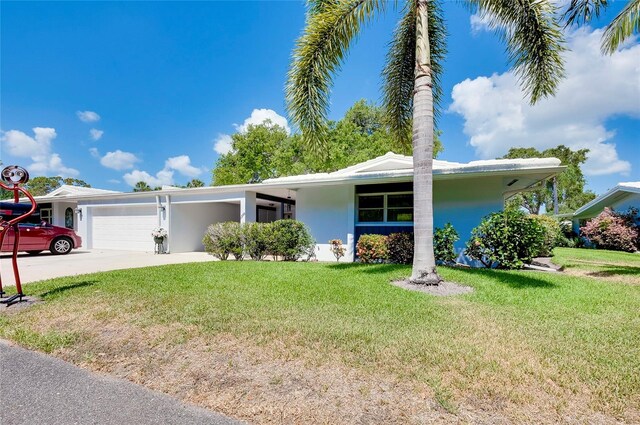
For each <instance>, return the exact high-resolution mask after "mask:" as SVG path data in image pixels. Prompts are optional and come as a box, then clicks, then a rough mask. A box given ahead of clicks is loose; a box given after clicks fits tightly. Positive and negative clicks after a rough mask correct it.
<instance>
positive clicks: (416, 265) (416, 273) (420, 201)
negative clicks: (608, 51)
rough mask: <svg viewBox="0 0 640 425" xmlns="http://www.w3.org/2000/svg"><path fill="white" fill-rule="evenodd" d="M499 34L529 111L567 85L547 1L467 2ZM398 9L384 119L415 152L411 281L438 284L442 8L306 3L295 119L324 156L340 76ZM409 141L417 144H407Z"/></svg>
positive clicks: (432, 0)
mask: <svg viewBox="0 0 640 425" xmlns="http://www.w3.org/2000/svg"><path fill="white" fill-rule="evenodd" d="M461 3H466V4H467V5H468V6H470V7H471V8H472V9H474V11H477V12H478V13H479V14H480V16H481V17H482V18H483V19H485V20H486V21H487V22H489V24H490V25H491V26H492V27H493V28H494V29H495V30H496V31H497V32H499V35H500V36H501V39H502V40H503V41H505V42H506V46H507V53H508V55H509V59H510V60H511V62H512V64H513V66H514V68H515V72H516V74H517V75H518V77H519V79H520V82H521V85H522V86H523V88H524V89H525V91H526V92H527V94H528V95H530V98H531V102H532V103H535V102H536V101H537V100H539V99H541V98H543V97H545V96H549V95H552V94H553V93H554V92H555V90H556V87H557V85H558V82H559V80H560V78H561V77H562V75H563V64H562V58H561V55H560V53H561V52H562V50H563V47H562V44H563V39H562V32H561V30H560V25H559V22H558V20H557V13H556V12H557V11H556V9H555V7H554V5H553V3H552V2H551V1H549V0H518V1H511V0H467V1H465V2H461ZM397 4H402V5H403V13H402V17H401V18H400V21H399V23H398V26H397V28H396V31H395V33H394V37H393V40H392V42H391V44H390V50H389V52H388V54H387V63H386V66H385V69H384V71H383V76H384V79H385V82H384V89H383V91H384V106H385V113H384V115H385V117H386V119H387V121H388V123H389V126H390V128H391V130H392V131H391V133H392V134H393V135H394V136H395V139H396V140H397V142H398V143H404V144H409V140H411V144H412V146H413V164H414V166H413V170H414V177H413V187H414V190H413V200H414V217H415V218H414V238H415V240H414V246H415V255H414V262H413V270H412V273H411V281H412V282H414V283H425V284H438V283H440V282H441V281H442V279H441V278H440V277H439V276H438V274H437V272H436V268H435V257H434V254H433V175H432V174H433V147H434V128H435V123H434V116H437V112H438V104H439V102H438V101H439V99H440V98H441V94H442V90H441V87H440V76H441V74H442V65H443V59H444V54H445V51H446V47H445V35H446V31H445V24H444V19H443V17H442V13H441V8H440V4H441V1H440V0H407V1H404V2H387V1H383V0H315V1H313V0H312V1H309V11H308V14H307V22H306V27H305V30H304V33H303V34H302V36H301V37H300V39H299V40H298V41H297V44H296V47H295V50H294V52H293V61H292V64H291V68H290V71H289V80H288V83H287V103H288V107H289V112H290V116H291V118H292V119H293V121H294V122H295V124H297V125H298V126H299V127H300V129H301V130H302V133H303V140H304V142H305V145H306V146H309V147H310V148H311V149H314V150H315V151H317V152H318V153H320V155H324V154H325V152H326V151H327V148H326V146H327V140H328V126H327V124H326V121H327V119H326V118H327V114H328V108H329V93H330V89H331V85H332V81H333V76H334V74H335V72H336V71H337V70H338V69H339V68H340V65H341V64H342V61H343V59H344V58H345V56H346V54H347V51H348V49H349V47H350V45H351V42H352V41H353V40H354V38H356V37H357V35H358V33H359V32H360V30H361V29H362V28H363V26H365V25H366V24H368V23H370V22H371V21H372V20H373V18H374V17H375V16H376V15H377V14H380V13H384V12H385V11H386V10H387V9H388V8H391V7H393V5H397ZM410 136H411V137H410Z"/></svg>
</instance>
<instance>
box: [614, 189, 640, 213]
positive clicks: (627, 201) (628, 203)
mask: <svg viewBox="0 0 640 425" xmlns="http://www.w3.org/2000/svg"><path fill="white" fill-rule="evenodd" d="M611 207H612V208H613V209H614V210H616V211H617V212H627V211H628V210H629V208H632V207H633V208H638V209H640V193H629V195H628V196H627V197H626V198H624V199H621V200H620V201H617V202H614V203H613V204H612V205H611Z"/></svg>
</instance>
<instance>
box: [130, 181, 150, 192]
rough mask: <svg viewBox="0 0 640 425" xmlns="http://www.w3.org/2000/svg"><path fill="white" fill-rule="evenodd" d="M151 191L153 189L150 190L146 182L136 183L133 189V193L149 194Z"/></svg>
mask: <svg viewBox="0 0 640 425" xmlns="http://www.w3.org/2000/svg"><path fill="white" fill-rule="evenodd" d="M152 190H153V189H151V186H149V185H148V184H147V182H143V181H142V180H140V181H139V182H138V183H136V185H135V186H134V187H133V191H134V192H151V191H152Z"/></svg>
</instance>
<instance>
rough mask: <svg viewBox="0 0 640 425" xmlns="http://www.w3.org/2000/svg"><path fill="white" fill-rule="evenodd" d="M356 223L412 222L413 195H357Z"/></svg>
mask: <svg viewBox="0 0 640 425" xmlns="http://www.w3.org/2000/svg"><path fill="white" fill-rule="evenodd" d="M357 221H358V223H411V222H413V193H412V192H398V193H366V194H365V193H363V194H360V195H358V216H357Z"/></svg>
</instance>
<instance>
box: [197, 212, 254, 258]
mask: <svg viewBox="0 0 640 425" xmlns="http://www.w3.org/2000/svg"><path fill="white" fill-rule="evenodd" d="M202 244H203V245H204V249H205V250H206V251H207V252H208V253H209V254H211V255H213V256H214V257H216V258H218V259H220V260H227V259H228V258H229V255H230V254H233V256H234V258H235V259H236V260H242V259H243V251H244V237H243V234H242V227H241V225H240V223H236V222H233V221H229V222H226V223H215V224H212V225H211V226H209V227H208V228H207V231H206V232H205V234H204V238H202Z"/></svg>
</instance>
